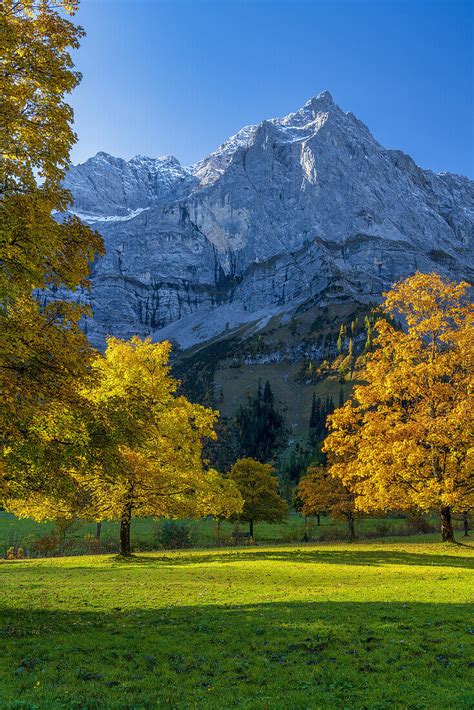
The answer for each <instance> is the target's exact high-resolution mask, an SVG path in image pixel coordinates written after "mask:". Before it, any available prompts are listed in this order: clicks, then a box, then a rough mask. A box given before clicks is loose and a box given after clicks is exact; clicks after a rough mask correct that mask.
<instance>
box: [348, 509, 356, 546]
mask: <svg viewBox="0 0 474 710" xmlns="http://www.w3.org/2000/svg"><path fill="white" fill-rule="evenodd" d="M347 528H348V532H349V542H354V540H355V529H354V517H353V516H352V515H348V516H347Z"/></svg>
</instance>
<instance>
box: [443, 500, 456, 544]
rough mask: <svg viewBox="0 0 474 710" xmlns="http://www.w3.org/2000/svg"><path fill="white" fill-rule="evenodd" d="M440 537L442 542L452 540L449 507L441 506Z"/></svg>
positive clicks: (452, 533)
mask: <svg viewBox="0 0 474 710" xmlns="http://www.w3.org/2000/svg"><path fill="white" fill-rule="evenodd" d="M440 517H441V539H442V540H443V542H454V532H453V523H452V521H451V508H450V507H449V506H446V508H441V511H440Z"/></svg>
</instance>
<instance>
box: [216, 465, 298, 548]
mask: <svg viewBox="0 0 474 710" xmlns="http://www.w3.org/2000/svg"><path fill="white" fill-rule="evenodd" d="M229 478H230V479H231V480H232V481H234V483H235V484H236V486H237V488H238V490H239V491H240V494H241V496H242V498H243V500H244V506H243V510H242V512H241V513H240V514H239V515H238V516H237V517H238V519H239V520H242V521H243V522H246V523H248V524H249V533H250V537H252V538H253V532H254V524H255V523H258V522H261V521H265V522H267V523H277V522H280V521H281V520H284V518H285V516H286V515H287V513H288V506H287V504H286V503H285V501H284V500H283V499H282V498H281V497H280V495H279V494H278V479H277V477H276V476H275V470H274V469H273V468H272V466H271V465H270V464H265V463H260V461H256V460H255V459H251V458H244V459H239V460H238V461H236V462H235V464H234V465H233V466H232V468H231V470H230V473H229Z"/></svg>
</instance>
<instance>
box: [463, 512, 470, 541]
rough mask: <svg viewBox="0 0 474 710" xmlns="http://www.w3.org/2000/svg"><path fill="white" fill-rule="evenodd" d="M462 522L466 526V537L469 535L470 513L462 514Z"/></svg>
mask: <svg viewBox="0 0 474 710" xmlns="http://www.w3.org/2000/svg"><path fill="white" fill-rule="evenodd" d="M462 522H463V527H464V537H469V513H467V512H466V513H463V514H462Z"/></svg>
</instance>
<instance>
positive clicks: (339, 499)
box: [297, 466, 355, 520]
mask: <svg viewBox="0 0 474 710" xmlns="http://www.w3.org/2000/svg"><path fill="white" fill-rule="evenodd" d="M297 496H298V498H299V499H300V500H301V502H302V507H301V512H302V514H303V515H305V516H306V515H319V514H320V513H328V515H330V516H331V517H333V518H339V519H342V520H346V519H347V518H352V517H354V512H355V505H354V498H355V496H354V494H353V493H351V491H350V490H349V489H348V488H346V487H345V486H344V485H343V484H342V483H341V481H340V480H339V479H337V478H334V477H333V476H331V475H330V474H329V473H328V472H327V471H325V469H324V467H323V466H310V467H309V468H308V470H307V472H306V474H305V476H304V477H303V478H302V479H301V481H300V482H299V484H298V487H297Z"/></svg>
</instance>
